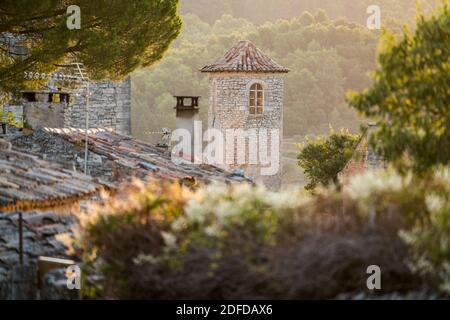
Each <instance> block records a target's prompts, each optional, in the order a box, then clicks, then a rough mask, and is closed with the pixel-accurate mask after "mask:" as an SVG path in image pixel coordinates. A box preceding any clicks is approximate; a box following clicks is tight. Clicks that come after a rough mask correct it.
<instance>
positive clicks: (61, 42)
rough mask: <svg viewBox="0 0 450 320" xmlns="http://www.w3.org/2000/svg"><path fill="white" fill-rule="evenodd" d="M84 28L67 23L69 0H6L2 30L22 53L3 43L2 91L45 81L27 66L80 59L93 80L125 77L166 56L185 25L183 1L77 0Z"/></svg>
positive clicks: (41, 67)
mask: <svg viewBox="0 0 450 320" xmlns="http://www.w3.org/2000/svg"><path fill="white" fill-rule="evenodd" d="M70 5H78V6H79V7H80V9H81V29H79V30H69V29H68V28H67V25H66V21H67V18H68V15H67V14H66V10H67V6H68V4H67V1H62V0H45V1H39V2H36V1H34V0H6V1H2V3H1V5H0V21H1V22H0V34H3V35H6V34H10V35H13V36H14V37H15V39H16V40H18V43H17V44H16V45H17V46H18V47H20V48H22V49H25V50H22V53H20V54H17V52H16V51H17V50H16V49H15V50H14V52H15V54H11V52H10V48H9V42H8V41H2V42H1V43H0V48H1V50H0V91H3V92H4V93H5V92H16V91H17V90H19V89H21V88H23V87H25V86H27V87H33V86H39V85H41V84H42V83H43V80H41V81H27V80H25V79H24V77H23V75H24V71H33V72H40V73H50V72H53V71H55V70H56V69H57V66H55V64H57V63H62V62H64V61H66V60H68V59H69V60H71V59H74V58H76V59H77V60H78V61H80V62H83V63H84V65H85V66H86V68H87V70H88V73H89V75H90V77H91V78H92V79H104V78H110V79H119V78H122V77H124V76H125V75H127V74H129V73H130V72H132V71H133V70H135V69H136V68H138V67H146V66H149V65H151V64H153V63H154V62H155V61H157V60H159V59H161V57H162V55H163V53H164V52H165V51H166V50H167V48H168V47H169V45H170V43H171V42H172V40H174V39H175V38H176V37H177V35H178V33H179V30H180V28H181V20H180V18H179V17H178V14H177V5H178V1H177V0H158V1H155V0H145V1H122V0H114V1H111V0H108V1H106V0H101V1H90V0H74V1H72V2H70Z"/></svg>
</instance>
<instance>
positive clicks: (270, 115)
mask: <svg viewBox="0 0 450 320" xmlns="http://www.w3.org/2000/svg"><path fill="white" fill-rule="evenodd" d="M201 72H205V73H208V74H209V78H210V93H209V109H208V128H214V129H218V130H220V131H221V132H222V134H223V137H224V140H225V145H226V147H225V150H224V154H225V158H226V161H224V164H223V167H224V168H225V169H227V170H233V169H242V170H243V171H244V173H245V174H246V175H247V176H249V177H251V178H253V179H254V180H255V181H260V182H263V183H264V184H265V185H266V186H267V187H269V188H271V189H278V188H279V187H280V185H281V163H280V158H281V157H280V148H281V139H282V137H283V90H284V79H283V76H284V75H285V74H286V73H287V72H289V69H287V68H285V67H282V66H280V65H279V64H278V63H276V62H275V61H273V60H272V59H271V58H269V57H268V56H267V55H265V54H264V53H263V52H262V51H261V50H259V49H258V48H257V47H256V46H255V45H254V44H253V43H251V42H249V41H239V42H238V43H237V44H236V45H235V46H234V47H232V48H231V49H230V50H229V51H228V52H227V53H226V54H225V55H224V56H223V57H222V58H221V59H220V60H218V61H217V62H216V63H214V64H211V65H207V66H205V67H203V68H202V69H201ZM239 129H241V130H239ZM239 131H240V132H241V133H242V132H244V134H245V135H246V138H245V139H240V138H239V137H238V134H237V132H239ZM255 151H256V154H255ZM243 156H245V161H242V159H243Z"/></svg>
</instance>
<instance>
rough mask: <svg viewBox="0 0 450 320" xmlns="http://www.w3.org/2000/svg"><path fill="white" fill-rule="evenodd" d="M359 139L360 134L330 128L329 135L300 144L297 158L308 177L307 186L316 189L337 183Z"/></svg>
mask: <svg viewBox="0 0 450 320" xmlns="http://www.w3.org/2000/svg"><path fill="white" fill-rule="evenodd" d="M359 140H360V137H359V136H358V135H355V134H351V133H349V132H348V130H344V129H342V130H341V131H339V132H334V131H333V130H330V133H329V135H328V137H322V136H319V137H317V138H315V139H307V140H306V142H304V143H303V144H300V145H299V149H300V153H299V155H298V156H297V159H298V165H299V166H300V167H302V168H303V170H304V171H305V174H306V177H307V178H308V184H307V185H306V187H305V188H306V189H307V190H314V189H315V188H316V187H317V186H319V185H321V186H328V185H330V184H331V183H333V184H334V185H337V184H338V173H339V172H340V171H341V170H342V169H343V168H344V167H345V165H346V164H347V162H348V160H350V158H351V157H352V155H353V153H354V150H355V147H356V145H357V144H358V142H359Z"/></svg>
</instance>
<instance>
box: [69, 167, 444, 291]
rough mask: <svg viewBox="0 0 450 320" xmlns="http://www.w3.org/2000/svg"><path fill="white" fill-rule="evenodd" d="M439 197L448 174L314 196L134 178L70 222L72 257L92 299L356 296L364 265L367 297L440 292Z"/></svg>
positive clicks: (393, 178) (390, 179) (388, 176)
mask: <svg viewBox="0 0 450 320" xmlns="http://www.w3.org/2000/svg"><path fill="white" fill-rule="evenodd" d="M445 177H447V178H445ZM449 190H450V179H448V170H447V171H445V170H444V171H442V172H440V173H439V174H436V175H435V176H430V177H428V178H426V179H425V178H421V179H420V180H419V179H417V178H415V177H413V176H412V175H407V176H401V175H398V174H396V173H395V172H393V171H386V172H384V173H383V172H382V173H373V172H369V173H367V174H365V175H363V176H359V177H356V178H354V179H353V180H352V181H351V183H350V184H349V185H347V186H346V187H345V188H344V190H342V191H336V190H332V189H321V190H318V191H317V193H316V194H315V195H314V196H312V195H309V194H307V193H304V192H303V191H299V190H296V189H290V190H285V191H282V192H278V193H277V192H271V191H267V190H266V189H264V188H263V187H260V186H256V187H255V186H250V185H246V184H241V185H234V186H226V185H221V184H212V185H209V186H206V187H204V188H200V189H198V190H196V191H192V190H189V189H186V188H184V187H180V186H179V185H178V184H163V185H149V186H144V185H143V184H142V183H141V182H137V181H135V182H134V183H133V184H132V186H129V187H128V188H127V190H126V191H124V192H123V193H121V195H120V196H119V197H118V198H115V199H113V200H109V201H107V202H105V204H102V205H101V206H96V207H94V208H92V209H91V212H90V213H89V214H85V215H82V216H81V218H80V223H79V226H78V228H77V230H76V237H75V238H76V242H75V243H74V244H73V245H72V249H77V250H78V252H79V254H82V256H83V260H84V262H85V271H86V273H87V274H88V275H93V274H97V275H101V276H102V277H100V278H99V279H100V280H99V281H98V282H97V285H98V287H97V289H100V290H98V291H97V293H98V294H99V295H100V296H102V297H112V298H131V299H144V298H145V299H192V298H197V299H242V298H247V299H249V298H253V299H256V298H262V299H265V298H293V299H297V298H334V297H336V296H338V295H339V294H342V293H350V294H355V293H359V292H363V291H368V289H367V287H366V280H367V277H368V275H367V274H366V269H367V267H368V266H369V265H373V264H375V265H378V266H380V268H381V270H382V290H380V291H378V292H375V293H378V294H383V293H390V292H398V293H406V292H410V291H420V290H436V288H437V287H438V286H440V287H441V288H442V289H444V290H445V289H446V288H447V286H448V277H449V270H448V265H449V256H448V250H447V248H448V247H447V246H448V237H449V227H448V208H449V207H450V205H449V204H450V201H449V196H448V194H449ZM436 199H439V200H436ZM445 210H447V211H445ZM399 233H400V234H401V237H400V236H399ZM405 239H406V240H407V241H404V240H405ZM423 261H426V264H424V263H423ZM90 288H92V287H90ZM90 292H91V293H92V292H95V291H92V290H91V291H90ZM368 293H369V294H375V293H373V292H369V291H368Z"/></svg>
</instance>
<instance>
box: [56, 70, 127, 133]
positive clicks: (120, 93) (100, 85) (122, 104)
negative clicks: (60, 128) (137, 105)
mask: <svg viewBox="0 0 450 320" xmlns="http://www.w3.org/2000/svg"><path fill="white" fill-rule="evenodd" d="M77 93H78V95H75V101H74V103H73V104H70V105H69V106H68V108H67V110H66V112H65V115H64V127H73V128H84V127H85V121H86V116H85V114H86V99H85V96H86V88H85V87H83V88H81V89H80V90H79V91H78V92H77ZM90 93H91V98H90V101H89V127H90V128H111V129H113V130H114V131H115V132H117V133H120V134H124V135H130V134H131V81H130V78H129V77H128V78H127V79H126V80H124V81H121V82H112V81H101V82H91V83H90Z"/></svg>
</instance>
